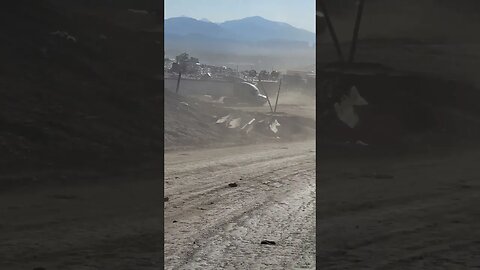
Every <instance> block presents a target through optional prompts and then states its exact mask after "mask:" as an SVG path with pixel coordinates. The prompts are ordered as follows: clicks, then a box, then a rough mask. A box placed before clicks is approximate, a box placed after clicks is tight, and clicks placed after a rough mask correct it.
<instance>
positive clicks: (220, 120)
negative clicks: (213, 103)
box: [216, 114, 232, 124]
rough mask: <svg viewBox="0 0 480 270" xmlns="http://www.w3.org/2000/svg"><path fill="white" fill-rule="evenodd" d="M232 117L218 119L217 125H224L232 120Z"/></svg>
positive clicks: (226, 116)
mask: <svg viewBox="0 0 480 270" xmlns="http://www.w3.org/2000/svg"><path fill="white" fill-rule="evenodd" d="M231 117H232V116H231V115H230V114H228V115H225V116H224V117H222V118H220V119H218V120H217V122H216V123H217V124H223V123H225V122H227V121H228V120H230V118H231Z"/></svg>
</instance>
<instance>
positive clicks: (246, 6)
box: [165, 0, 315, 32]
mask: <svg viewBox="0 0 480 270" xmlns="http://www.w3.org/2000/svg"><path fill="white" fill-rule="evenodd" d="M179 16H187V17H192V18H195V19H203V18H206V19H208V20H210V21H212V22H224V21H228V20H235V19H241V18H245V17H251V16H261V17H264V18H265V19H268V20H272V21H280V22H286V23H288V24H290V25H292V26H295V27H298V28H302V29H305V30H308V31H311V32H315V0H165V19H168V18H171V17H179Z"/></svg>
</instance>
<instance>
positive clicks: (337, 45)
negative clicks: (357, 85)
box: [319, 0, 344, 62]
mask: <svg viewBox="0 0 480 270" xmlns="http://www.w3.org/2000/svg"><path fill="white" fill-rule="evenodd" d="M319 3H320V9H321V10H322V13H323V16H325V20H326V22H327V27H328V31H329V32H330V36H331V37H332V40H333V43H334V44H335V49H336V50H337V55H338V60H339V61H340V62H343V61H344V59H343V53H342V48H341V47H340V42H338V38H337V34H336V32H335V28H334V27H333V24H332V21H331V20H330V14H329V13H328V10H327V6H326V5H325V3H324V2H323V0H320V1H319Z"/></svg>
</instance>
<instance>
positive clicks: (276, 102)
mask: <svg viewBox="0 0 480 270" xmlns="http://www.w3.org/2000/svg"><path fill="white" fill-rule="evenodd" d="M280 87H282V80H281V79H280V84H278V92H277V100H276V101H275V109H274V110H273V112H274V113H276V112H277V104H278V96H280Z"/></svg>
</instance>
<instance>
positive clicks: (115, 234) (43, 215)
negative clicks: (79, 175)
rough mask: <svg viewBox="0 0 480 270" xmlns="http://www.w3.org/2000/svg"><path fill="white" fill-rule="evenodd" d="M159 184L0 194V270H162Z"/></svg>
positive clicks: (110, 183)
mask: <svg viewBox="0 0 480 270" xmlns="http://www.w3.org/2000/svg"><path fill="white" fill-rule="evenodd" d="M161 186H162V185H161V179H158V178H152V179H142V178H140V179H135V178H134V177H128V178H127V179H122V178H115V179H110V180H108V179H102V181H101V183H77V184H68V185H62V187H60V186H57V187H48V188H39V187H37V188H30V187H24V188H18V189H16V190H9V191H8V192H2V193H0V269H8V270H17V269H18V270H20V269H47V270H50V269H65V270H74V269H75V270H77V269H84V270H94V269H117V270H121V269H122V270H123V269H124V270H127V269H139V270H157V269H160V268H161V258H162V251H161V241H160V239H161V237H162V235H163V232H162V226H161V225H162V217H161V215H159V209H158V208H159V206H160V205H161V201H162V198H161V196H159V190H160V189H161Z"/></svg>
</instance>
